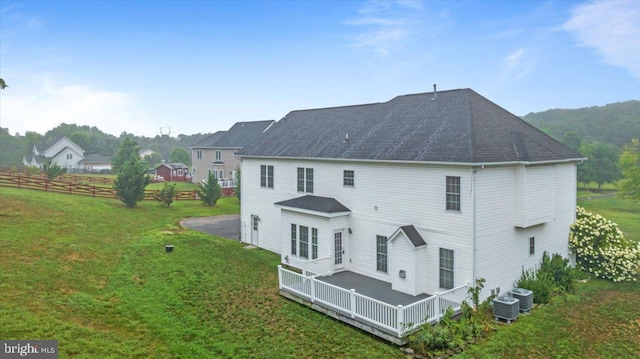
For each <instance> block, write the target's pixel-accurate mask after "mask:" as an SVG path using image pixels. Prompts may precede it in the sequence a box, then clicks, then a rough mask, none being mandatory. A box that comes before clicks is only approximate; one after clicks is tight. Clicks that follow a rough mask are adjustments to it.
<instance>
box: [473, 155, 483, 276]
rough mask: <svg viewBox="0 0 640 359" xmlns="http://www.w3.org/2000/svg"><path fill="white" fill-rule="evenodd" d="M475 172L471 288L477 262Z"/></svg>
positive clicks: (474, 183)
mask: <svg viewBox="0 0 640 359" xmlns="http://www.w3.org/2000/svg"><path fill="white" fill-rule="evenodd" d="M482 168H484V165H483V166H482ZM476 172H478V170H477V169H473V170H472V173H471V178H472V180H471V196H472V201H473V215H472V221H473V223H472V232H473V233H472V243H471V251H472V258H473V261H472V262H473V263H472V265H471V279H472V281H471V286H472V287H473V286H475V285H476V279H477V277H476V276H477V274H476V267H477V261H478V257H477V255H476V247H477V243H476V241H477V235H476V231H477V229H476V190H477V187H476Z"/></svg>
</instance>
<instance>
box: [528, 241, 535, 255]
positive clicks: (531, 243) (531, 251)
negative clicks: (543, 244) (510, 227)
mask: <svg viewBox="0 0 640 359" xmlns="http://www.w3.org/2000/svg"><path fill="white" fill-rule="evenodd" d="M534 254H536V237H529V255H530V256H532V255H534Z"/></svg>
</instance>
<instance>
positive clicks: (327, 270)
mask: <svg viewBox="0 0 640 359" xmlns="http://www.w3.org/2000/svg"><path fill="white" fill-rule="evenodd" d="M331 258H333V257H332V256H330V255H329V256H327V257H322V258H317V259H309V260H307V261H304V262H302V274H304V275H306V276H307V277H313V276H316V275H325V274H328V275H331V274H333V266H332V265H331Z"/></svg>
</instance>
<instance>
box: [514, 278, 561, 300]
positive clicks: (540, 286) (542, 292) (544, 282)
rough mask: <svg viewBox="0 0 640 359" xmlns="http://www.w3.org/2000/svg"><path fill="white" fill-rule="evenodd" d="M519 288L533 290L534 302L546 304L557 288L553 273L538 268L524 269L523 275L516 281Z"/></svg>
mask: <svg viewBox="0 0 640 359" xmlns="http://www.w3.org/2000/svg"><path fill="white" fill-rule="evenodd" d="M515 286H516V287H517V288H524V289H528V290H530V291H532V292H533V302H534V303H537V304H546V303H549V301H550V300H551V293H553V291H554V289H555V288H556V284H555V280H554V279H553V277H552V276H551V274H549V273H547V272H540V271H539V270H538V269H527V270H523V271H522V276H521V277H520V279H519V280H518V281H517V282H516V285H515Z"/></svg>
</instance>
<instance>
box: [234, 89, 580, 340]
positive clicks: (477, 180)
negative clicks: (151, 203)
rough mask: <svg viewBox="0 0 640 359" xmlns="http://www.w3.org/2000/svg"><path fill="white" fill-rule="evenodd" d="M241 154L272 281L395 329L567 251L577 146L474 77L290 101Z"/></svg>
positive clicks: (383, 332)
mask: <svg viewBox="0 0 640 359" xmlns="http://www.w3.org/2000/svg"><path fill="white" fill-rule="evenodd" d="M239 155H240V156H241V159H242V198H241V240H242V241H243V242H246V243H251V244H253V245H256V246H258V247H261V248H265V249H268V250H271V251H274V252H276V253H279V254H280V256H281V260H282V263H283V264H286V265H288V266H290V267H294V268H297V269H299V270H300V271H301V272H302V274H298V273H294V272H293V271H289V270H286V269H284V268H279V280H280V289H281V294H283V295H285V296H287V297H289V298H291V299H294V300H298V301H300V302H303V303H305V304H307V305H309V306H312V307H313V308H315V309H317V310H321V311H323V312H325V313H327V314H329V315H332V316H334V317H336V318H339V319H341V320H343V321H346V322H349V323H351V324H353V325H356V326H358V327H360V328H362V329H364V330H367V331H369V332H372V333H374V334H376V335H379V336H381V337H384V338H386V339H388V340H391V341H395V342H401V341H402V337H403V336H404V335H405V329H406V328H405V325H406V323H413V324H418V323H422V322H424V321H435V320H438V318H439V316H440V315H441V314H442V312H443V311H444V310H445V309H446V307H447V306H453V307H458V306H459V305H460V303H461V301H462V300H465V298H466V297H467V285H469V284H473V283H475V280H476V279H477V278H484V279H485V280H486V284H485V289H484V290H483V292H482V293H481V297H482V299H484V298H486V297H488V296H489V295H490V294H492V293H496V292H503V293H504V292H506V291H507V290H508V289H510V288H512V287H513V283H514V281H516V280H517V279H518V278H519V277H520V275H521V273H522V270H523V268H525V269H528V268H532V267H534V266H535V265H536V264H537V263H539V261H540V259H541V257H542V253H543V251H548V252H549V253H559V254H561V255H563V256H565V257H567V256H568V255H569V253H568V234H569V226H570V225H571V223H572V222H573V221H574V219H575V206H576V191H575V188H576V164H577V162H579V161H580V160H581V158H580V156H579V155H578V154H576V153H575V152H573V151H572V150H570V149H568V148H567V147H565V146H564V145H563V144H561V143H559V142H557V141H556V140H554V139H552V138H551V137H549V136H547V135H546V134H544V133H543V132H542V131H539V130H538V129H536V128H534V127H533V126H531V125H529V124H527V123H526V122H524V121H523V120H521V119H520V118H519V117H517V116H515V115H513V114H511V113H509V112H508V111H506V110H504V109H503V108H501V107H499V106H498V105H496V104H494V103H493V102H491V101H489V100H488V99H486V98H484V97H482V96H481V95H479V94H478V93H476V92H474V91H473V90H471V89H459V90H450V91H443V92H438V93H436V92H435V86H434V92H433V93H422V94H414V95H405V96H398V97H396V98H394V99H392V100H390V101H388V102H384V103H374V104H366V105H357V106H345V107H336V108H324V109H314V110H303V111H293V112H290V113H289V114H288V115H287V116H286V117H285V118H283V119H282V120H280V121H279V122H277V123H276V124H275V125H273V126H272V127H271V128H270V129H269V131H267V132H265V133H263V134H262V135H261V136H260V137H258V138H257V139H256V140H255V141H253V142H251V143H250V144H248V145H247V146H245V148H244V149H243V150H242V151H240V153H239ZM351 289H355V291H352V290H351Z"/></svg>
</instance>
